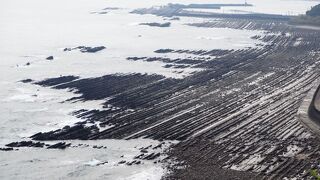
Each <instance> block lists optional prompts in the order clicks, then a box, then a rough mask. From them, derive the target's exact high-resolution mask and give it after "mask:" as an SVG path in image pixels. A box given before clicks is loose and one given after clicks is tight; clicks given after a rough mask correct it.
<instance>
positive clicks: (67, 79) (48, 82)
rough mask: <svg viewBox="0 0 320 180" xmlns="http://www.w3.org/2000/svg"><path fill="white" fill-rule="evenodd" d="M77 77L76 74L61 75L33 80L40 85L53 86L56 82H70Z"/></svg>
mask: <svg viewBox="0 0 320 180" xmlns="http://www.w3.org/2000/svg"><path fill="white" fill-rule="evenodd" d="M77 79H79V77H78V76H61V77H58V78H50V79H46V80H43V81H39V82H35V84H37V85H40V86H55V85H58V84H62V83H66V82H70V81H74V80H77Z"/></svg>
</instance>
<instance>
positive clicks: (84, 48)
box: [63, 46, 106, 53]
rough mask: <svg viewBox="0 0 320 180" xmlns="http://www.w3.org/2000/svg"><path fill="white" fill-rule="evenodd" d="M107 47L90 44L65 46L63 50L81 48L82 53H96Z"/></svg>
mask: <svg viewBox="0 0 320 180" xmlns="http://www.w3.org/2000/svg"><path fill="white" fill-rule="evenodd" d="M104 49H106V47H105V46H96V47H89V46H78V47H75V48H64V49H63V51H73V50H80V52H82V53H96V52H99V51H102V50H104Z"/></svg>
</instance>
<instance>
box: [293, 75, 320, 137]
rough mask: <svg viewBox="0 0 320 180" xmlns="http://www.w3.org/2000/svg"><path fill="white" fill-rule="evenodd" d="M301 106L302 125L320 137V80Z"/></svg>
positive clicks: (299, 115)
mask: <svg viewBox="0 0 320 180" xmlns="http://www.w3.org/2000/svg"><path fill="white" fill-rule="evenodd" d="M316 84H317V85H316V86H315V87H314V88H313V89H311V90H310V91H309V93H308V95H307V96H306V98H305V99H304V101H303V102H302V104H301V107H300V109H299V112H298V117H299V120H300V121H301V123H302V124H303V125H304V126H305V127H307V128H308V129H310V130H311V131H312V132H314V133H315V134H316V135H317V136H319V137H320V85H319V84H320V80H318V81H317V83H316Z"/></svg>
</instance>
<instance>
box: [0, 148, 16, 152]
mask: <svg viewBox="0 0 320 180" xmlns="http://www.w3.org/2000/svg"><path fill="white" fill-rule="evenodd" d="M13 150H14V149H13V148H0V151H13Z"/></svg>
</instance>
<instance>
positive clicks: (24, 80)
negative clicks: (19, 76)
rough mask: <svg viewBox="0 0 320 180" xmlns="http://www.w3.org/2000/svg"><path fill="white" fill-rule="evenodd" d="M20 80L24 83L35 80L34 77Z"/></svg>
mask: <svg viewBox="0 0 320 180" xmlns="http://www.w3.org/2000/svg"><path fill="white" fill-rule="evenodd" d="M20 82H22V83H31V82H33V80H32V79H23V80H21V81H20Z"/></svg>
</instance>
